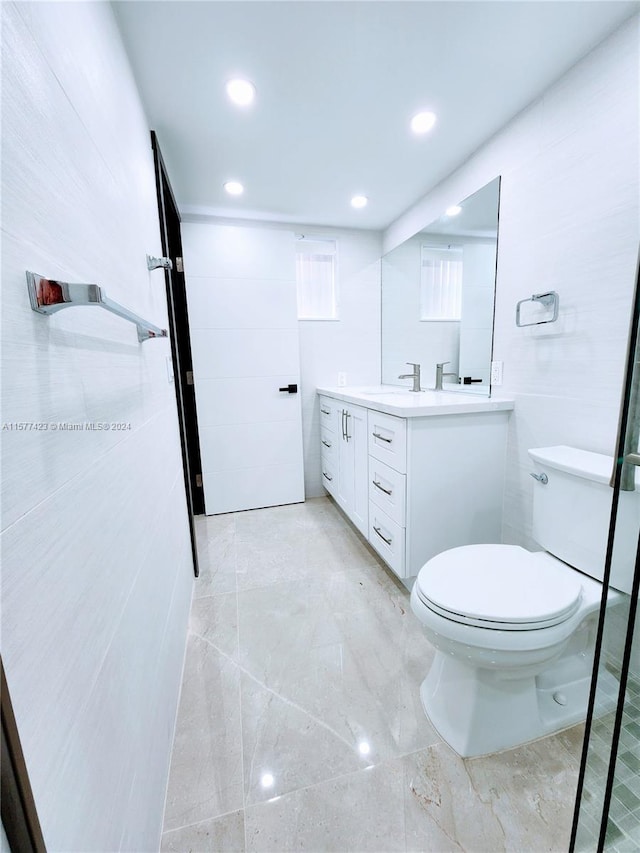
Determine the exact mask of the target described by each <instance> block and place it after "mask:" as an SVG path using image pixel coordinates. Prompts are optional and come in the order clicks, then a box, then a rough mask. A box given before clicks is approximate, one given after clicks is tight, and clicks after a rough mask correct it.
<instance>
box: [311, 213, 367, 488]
mask: <svg viewBox="0 0 640 853" xmlns="http://www.w3.org/2000/svg"><path fill="white" fill-rule="evenodd" d="M300 230H301V231H302V232H303V233H308V232H309V229H305V227H301V229H300ZM321 233H322V234H326V236H327V237H328V238H330V239H336V240H337V243H338V253H339V254H338V303H339V307H338V317H339V319H338V321H336V322H322V321H315V320H303V321H301V322H300V367H301V377H302V379H301V385H302V394H303V397H302V426H303V432H304V434H303V442H304V454H305V457H304V458H305V494H306V495H307V497H316V496H318V495H323V494H326V492H325V491H324V488H323V486H322V472H321V470H320V453H319V448H320V406H319V403H318V398H317V396H316V393H315V389H316V387H317V386H318V385H337V384H338V373H339V372H342V373H346V379H347V384H349V385H371V384H377V383H378V382H380V255H381V248H382V247H381V239H380V234H378V233H377V232H371V231H368V232H367V231H347V230H344V231H332V230H323V231H322V232H321Z"/></svg>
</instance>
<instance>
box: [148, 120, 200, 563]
mask: <svg viewBox="0 0 640 853" xmlns="http://www.w3.org/2000/svg"><path fill="white" fill-rule="evenodd" d="M151 147H152V149H153V161H154V165H155V172H156V192H157V195H158V214H159V217H160V236H161V239H162V254H163V255H164V256H165V257H168V258H171V261H172V265H173V268H172V269H171V270H165V284H166V290H167V311H168V315H169V335H170V340H171V354H172V356H173V363H174V384H175V391H176V403H177V407H178V424H179V428H180V444H181V448H182V465H183V470H184V485H185V492H186V496H187V507H188V510H189V526H190V529H191V550H192V552H193V565H194V573H195V576H196V577H198V575H199V569H198V552H197V547H196V535H195V525H194V515H201V514H203V513H204V491H203V488H202V464H201V461H200V440H199V435H198V415H197V411H196V397H195V388H194V385H193V359H192V355H191V339H190V337H189V311H188V307H187V291H186V287H185V280H184V267H183V262H182V237H181V233H180V214H179V212H178V205H177V204H176V200H175V196H174V194H173V190H172V189H171V183H170V182H169V177H168V175H167V169H166V166H165V164H164V160H163V158H162V153H161V151H160V146H159V144H158V137H157V135H156V133H155V131H153V130H152V131H151Z"/></svg>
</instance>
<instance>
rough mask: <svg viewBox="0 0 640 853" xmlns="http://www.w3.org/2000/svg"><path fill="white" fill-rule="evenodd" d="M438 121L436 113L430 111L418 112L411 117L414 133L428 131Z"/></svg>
mask: <svg viewBox="0 0 640 853" xmlns="http://www.w3.org/2000/svg"><path fill="white" fill-rule="evenodd" d="M435 123H436V114H435V113H430V112H423V113H416V114H415V115H414V117H413V118H412V119H411V130H412V131H413V132H414V133H428V132H429V131H430V130H431V128H432V127H433V125H434V124H435Z"/></svg>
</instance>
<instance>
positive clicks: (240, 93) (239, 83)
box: [227, 77, 256, 107]
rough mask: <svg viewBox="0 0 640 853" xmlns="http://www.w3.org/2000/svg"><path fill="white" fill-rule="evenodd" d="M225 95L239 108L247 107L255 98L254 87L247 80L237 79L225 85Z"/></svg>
mask: <svg viewBox="0 0 640 853" xmlns="http://www.w3.org/2000/svg"><path fill="white" fill-rule="evenodd" d="M227 95H229V97H230V98H231V100H232V101H233V103H234V104H237V105H238V106H239V107H248V106H249V104H251V103H253V99H254V98H255V96H256V87H255V86H254V85H253V83H251V82H250V81H249V80H242V79H241V78H240V77H237V78H236V79H234V80H229V82H228V83H227Z"/></svg>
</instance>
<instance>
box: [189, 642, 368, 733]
mask: <svg viewBox="0 0 640 853" xmlns="http://www.w3.org/2000/svg"><path fill="white" fill-rule="evenodd" d="M194 633H195V632H194ZM195 636H197V637H199V638H200V639H201V640H203V641H204V642H205V643H207V644H208V645H210V646H211V648H213V649H215V650H216V651H217V652H219V653H220V654H221V655H222V656H223V657H225V658H226V659H227V660H229V661H231V663H233V664H235V665H236V666H237V667H238V669H239V670H240V672H242V673H244V674H245V675H246V676H247V678H250V679H251V680H252V681H255V683H256V684H257V685H258V686H259V687H262V688H263V689H264V690H266V691H267V692H268V693H270V694H271V695H272V696H275V697H276V698H277V699H280V700H281V701H282V702H284V703H285V705H289V706H290V707H292V708H295V709H296V710H297V711H300V712H301V713H302V714H304V715H305V716H306V717H309V718H310V719H311V720H313V722H314V723H316V724H317V725H318V726H320V727H321V728H323V729H326V730H327V731H328V732H330V733H331V734H332V735H333V736H334V737H336V738H337V739H338V740H340V741H342V743H343V744H344V745H345V746H347V747H348V748H349V749H352V745H351V744H350V743H349V741H348V740H347V739H346V738H344V737H342V735H341V734H340V733H339V732H337V731H336V730H335V729H333V728H332V727H331V726H329V725H328V724H327V723H325V722H323V721H322V720H320V719H318V717H315V716H314V715H313V714H312V713H311V712H310V711H307V710H306V709H305V708H303V707H302V706H301V705H298V704H297V703H296V702H294V701H293V700H292V699H288V698H287V697H286V696H283V695H282V694H281V693H278V691H277V690H274V689H273V688H272V687H269V686H268V685H267V684H265V683H264V681H260V679H259V678H257V677H256V676H255V675H253V673H251V672H249V670H248V669H246V667H244V666H242V664H241V663H240V662H239V661H237V660H234V659H233V658H232V657H231V656H230V655H228V654H227V653H226V652H224V651H222V649H220V648H219V647H218V646H216V644H215V643H213V642H211V640H208V639H207V638H206V637H203V636H202V635H200V634H195Z"/></svg>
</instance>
